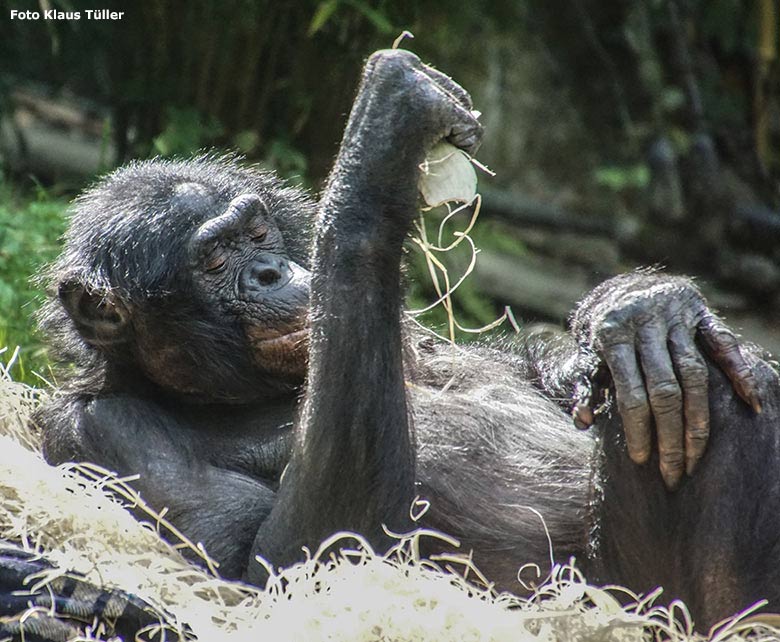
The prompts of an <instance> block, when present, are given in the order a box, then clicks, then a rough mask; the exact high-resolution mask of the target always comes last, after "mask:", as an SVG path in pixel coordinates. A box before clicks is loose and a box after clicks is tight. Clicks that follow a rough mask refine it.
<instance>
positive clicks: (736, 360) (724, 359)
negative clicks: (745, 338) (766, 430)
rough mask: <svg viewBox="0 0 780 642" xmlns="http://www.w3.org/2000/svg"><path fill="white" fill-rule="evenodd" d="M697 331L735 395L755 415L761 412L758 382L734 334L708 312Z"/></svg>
mask: <svg viewBox="0 0 780 642" xmlns="http://www.w3.org/2000/svg"><path fill="white" fill-rule="evenodd" d="M698 330H699V332H700V334H701V337H702V339H703V340H704V345H705V346H706V347H707V350H708V352H709V353H710V356H712V358H713V359H714V360H715V362H716V363H717V364H718V365H719V366H720V367H721V368H722V369H723V371H724V372H725V373H726V375H728V378H729V379H731V383H732V384H733V385H734V389H735V390H736V391H737V394H738V395H739V396H740V397H742V399H743V400H744V401H745V403H747V404H748V405H749V406H751V407H752V408H753V410H754V411H755V412H756V413H760V412H761V398H760V396H759V394H758V382H757V381H756V378H755V376H754V375H753V370H752V368H751V367H750V364H749V363H748V362H747V361H745V358H744V357H743V356H742V352H741V351H740V349H739V342H738V341H737V337H736V336H734V333H733V332H732V331H731V330H729V328H727V327H726V326H725V325H724V324H723V323H722V322H721V321H720V320H719V319H718V318H717V317H715V316H714V315H712V314H710V313H709V312H708V313H707V314H705V315H704V317H703V319H702V320H701V321H700V322H699V325H698Z"/></svg>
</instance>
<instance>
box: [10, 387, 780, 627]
mask: <svg viewBox="0 0 780 642" xmlns="http://www.w3.org/2000/svg"><path fill="white" fill-rule="evenodd" d="M41 394H43V393H41V392H39V391H35V390H32V389H30V388H27V387H25V386H23V385H21V384H18V383H15V382H13V381H11V380H10V378H9V377H8V376H7V374H6V373H5V372H2V373H0V496H2V504H1V505H0V538H2V539H4V540H12V541H14V542H16V543H19V544H21V545H22V546H23V547H24V548H26V549H27V550H31V551H35V552H36V553H40V554H42V555H44V556H45V557H46V558H47V559H49V560H51V561H52V562H54V564H55V565H56V566H57V568H58V569H60V570H57V571H56V572H52V573H50V574H48V576H43V577H41V576H39V577H35V578H31V579H30V585H31V586H38V585H42V584H45V583H46V582H49V581H51V580H52V579H53V577H54V576H55V575H60V574H62V573H64V572H67V571H71V572H78V573H81V574H83V575H84V576H86V578H87V579H88V580H89V581H90V582H91V583H93V584H95V585H97V586H103V587H111V588H120V589H122V590H124V591H127V592H129V593H132V594H135V595H137V596H138V597H140V598H142V599H143V600H145V601H147V602H148V603H149V604H151V605H153V606H154V607H155V608H157V609H159V610H160V612H161V613H162V612H164V613H166V614H167V615H166V622H168V623H170V624H169V625H168V626H171V627H172V628H178V629H179V631H180V632H181V631H182V630H186V634H185V635H186V636H188V637H190V636H192V637H196V638H197V639H199V640H203V641H206V640H208V641H213V640H234V639H238V640H305V641H310V640H338V641H344V642H349V641H353V640H354V641H363V640H376V641H380V640H398V641H405V640H410V641H411V640H453V641H456V640H457V641H458V642H464V641H469V640H474V641H477V640H480V641H481V640H507V641H509V640H513V641H523V642H525V641H528V642H537V641H538V642H557V641H564V640H565V641H567V642H568V641H577V642H586V641H590V640H593V641H597V640H598V641H602V640H604V641H607V640H615V641H622V640H694V639H704V638H702V637H696V636H694V635H693V634H692V632H691V631H692V628H693V627H692V625H691V624H690V622H689V621H688V618H687V614H686V611H685V609H684V607H683V606H681V605H676V606H675V607H673V608H672V611H671V612H670V611H669V610H666V609H663V608H660V607H655V606H653V604H652V599H645V600H638V601H637V602H636V603H634V604H633V605H630V606H628V607H625V608H623V607H620V606H619V605H618V602H617V600H616V599H615V597H614V596H615V595H616V594H617V593H616V589H613V590H612V591H607V590H602V589H597V588H595V587H591V586H589V585H587V584H586V583H585V581H584V580H583V578H582V577H581V575H580V574H579V573H578V572H577V571H576V569H574V568H571V567H563V568H559V569H557V571H556V572H555V574H554V577H552V578H550V579H549V580H548V582H547V583H546V584H545V585H543V586H542V587H541V588H540V589H539V590H538V591H537V592H536V594H535V595H534V596H533V597H531V598H529V599H519V598H516V597H513V596H509V595H496V594H495V593H493V592H491V591H489V590H485V589H484V588H476V587H475V586H473V585H470V584H469V583H467V582H466V581H464V580H463V579H462V578H461V577H460V575H459V574H457V573H456V572H455V571H454V570H453V569H451V568H449V567H450V565H449V564H446V563H445V562H442V561H440V562H439V564H438V565H435V564H433V563H431V562H425V561H422V560H420V559H419V557H418V556H417V554H416V550H417V543H418V538H419V537H426V536H431V535H426V534H424V533H418V534H417V535H415V536H412V537H408V538H405V539H402V540H399V543H398V546H397V547H396V549H395V550H394V551H392V552H391V553H390V554H389V555H388V556H387V557H386V558H381V557H378V556H375V555H373V554H371V553H370V552H369V551H368V550H366V549H365V548H361V547H360V546H358V545H356V546H355V549H356V550H355V552H354V553H353V554H350V555H347V556H346V559H345V558H342V559H336V560H334V559H327V560H323V561H310V562H308V563H307V564H303V565H300V566H296V567H293V568H291V569H289V570H287V571H286V572H285V574H284V579H285V580H286V581H285V582H281V581H277V582H275V583H274V584H273V585H272V586H271V587H270V588H269V589H268V590H266V591H259V590H257V589H253V588H250V587H246V586H243V585H240V584H237V583H233V582H227V581H223V580H221V579H219V578H218V577H217V576H216V575H215V573H214V572H213V571H210V570H208V567H209V563H208V562H207V560H206V559H204V566H205V569H206V570H203V569H200V568H196V567H195V566H193V565H191V564H188V563H187V562H186V561H185V560H184V558H183V557H182V555H181V553H180V552H179V550H180V548H181V547H184V546H192V543H187V542H184V541H182V543H181V544H180V546H179V547H178V548H177V547H174V546H171V545H170V544H168V543H166V542H165V541H164V540H163V539H161V538H160V537H159V535H158V532H157V530H158V527H159V524H157V522H158V521H159V519H160V516H154V515H153V514H150V516H149V519H148V521H147V522H146V523H141V522H139V521H137V520H136V519H134V518H133V516H132V515H131V514H130V512H128V511H127V510H126V509H125V505H127V504H128V503H132V502H135V501H137V500H138V498H137V497H136V496H135V495H134V494H133V493H132V491H131V490H130V489H128V487H127V484H126V483H124V482H122V481H121V480H116V478H114V477H112V476H110V475H109V474H107V473H106V472H105V471H99V470H96V469H94V468H86V467H80V466H77V465H66V466H59V467H52V466H49V465H48V464H46V462H44V460H43V458H42V457H41V454H40V451H39V448H38V443H37V440H36V436H35V434H33V433H32V432H31V431H30V430H29V428H28V423H27V417H28V416H29V414H30V412H31V410H32V408H33V407H34V405H35V404H36V403H38V402H39V397H40V395H41ZM201 555H202V556H203V557H204V558H205V553H204V552H201ZM442 567H447V569H448V570H443V568H442ZM469 572H470V573H473V572H474V571H473V569H472V570H470V571H469ZM747 619H749V617H745V616H743V617H742V618H737V619H736V620H734V621H732V622H731V623H730V624H729V625H727V626H725V627H721V628H720V629H719V630H718V631H715V632H714V634H713V635H712V637H713V639H717V640H726V639H731V640H742V639H752V640H778V639H780V632H779V631H777V630H776V631H774V632H773V631H771V630H770V629H768V628H766V627H765V626H764V625H762V624H758V625H756V624H755V623H753V624H752V625H750V626H749V628H747V629H746V628H745V627H747V626H748V625H746V624H745V622H746V621H747ZM164 634H165V631H164V630H163V631H156V632H153V631H149V632H147V634H146V635H147V637H148V636H152V635H154V639H160V638H159V637H156V636H157V635H164ZM83 635H84V638H85V639H102V634H101V631H100V629H99V628H98V630H92V629H91V627H89V626H87V627H86V628H85V629H84V631H83ZM170 637H171V636H169V639H170Z"/></svg>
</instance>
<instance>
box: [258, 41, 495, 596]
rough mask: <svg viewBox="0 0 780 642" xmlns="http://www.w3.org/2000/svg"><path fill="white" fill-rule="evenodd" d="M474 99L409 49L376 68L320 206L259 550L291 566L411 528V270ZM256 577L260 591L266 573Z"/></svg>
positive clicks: (467, 141) (471, 122)
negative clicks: (423, 196) (278, 480)
mask: <svg viewBox="0 0 780 642" xmlns="http://www.w3.org/2000/svg"><path fill="white" fill-rule="evenodd" d="M470 106H471V105H470V102H469V99H468V96H467V94H466V93H465V92H464V91H463V90H462V89H461V88H460V87H458V86H457V85H455V83H453V82H452V81H451V80H450V79H448V78H446V77H445V76H443V75H442V74H440V73H439V72H436V71H434V70H432V69H430V68H428V67H426V66H424V65H422V63H421V62H420V61H419V59H418V58H417V57H416V56H414V55H413V54H411V53H409V52H405V51H384V52H378V53H376V54H374V55H373V56H371V58H370V59H369V61H368V63H367V65H366V68H365V71H364V74H363V79H362V82H361V86H360V89H359V91H358V96H357V98H356V100H355V104H354V106H353V108H352V113H351V115H350V118H349V122H348V123H347V127H346V131H345V133H344V139H343V141H342V144H341V149H340V151H339V154H338V157H337V159H336V164H335V166H334V169H333V171H332V173H331V176H330V179H329V181H328V184H327V187H326V190H325V193H324V195H323V197H322V201H321V203H320V208H319V217H318V227H317V241H316V245H315V252H314V261H313V278H312V311H311V346H310V364H309V375H308V388H307V392H306V397H305V400H304V405H303V411H302V416H301V418H300V421H299V424H298V426H297V439H296V444H295V448H294V453H293V456H292V459H291V462H290V465H289V467H288V469H287V470H286V472H285V474H284V477H283V479H282V484H281V488H280V491H279V493H278V499H277V503H276V505H275V507H274V509H273V511H272V512H271V515H270V517H269V518H268V519H267V520H266V522H265V523H264V524H263V526H262V527H261V528H260V531H259V533H258V536H257V540H256V542H255V550H254V553H256V554H261V555H263V556H264V557H266V558H267V559H269V560H270V561H271V562H272V563H273V564H276V565H285V564H289V563H291V562H293V561H296V560H297V559H299V558H300V557H301V556H302V553H301V547H302V546H308V547H310V548H316V547H317V545H318V544H319V543H320V542H321V541H322V540H323V539H324V538H325V537H327V536H329V535H330V534H332V533H334V532H336V531H339V530H344V529H347V530H353V531H357V532H359V533H361V534H363V535H364V536H366V537H368V539H369V541H370V542H372V544H374V545H376V546H378V547H380V548H381V547H382V546H383V545H385V544H386V536H385V535H384V532H383V525H387V527H388V528H390V529H394V530H397V529H401V530H403V529H405V528H406V527H407V526H408V525H409V510H410V505H411V501H412V499H413V496H414V482H415V471H414V453H413V443H412V436H411V432H410V425H409V413H408V408H407V404H406V394H405V389H404V373H403V364H402V359H401V352H402V349H401V348H402V346H401V322H400V314H401V312H400V306H401V290H400V262H401V255H402V244H403V241H404V238H405V236H406V233H407V231H408V229H409V226H410V225H411V222H412V220H413V217H414V215H415V213H416V207H417V179H418V175H419V165H420V163H421V162H422V161H423V159H424V155H425V153H426V151H427V150H428V149H429V148H430V146H431V145H433V144H434V143H436V142H437V141H439V140H441V139H443V138H447V139H449V140H450V141H451V142H453V143H454V144H456V145H459V146H461V147H463V148H466V149H470V148H473V147H474V146H475V145H476V144H477V143H478V141H479V137H480V132H481V128H480V125H479V123H478V122H477V121H476V120H475V119H474V117H473V116H472V114H471V112H470V111H469V109H470ZM250 569H252V570H250V574H249V578H250V580H253V581H256V582H258V581H261V580H262V578H261V577H260V575H261V573H260V570H259V566H258V565H257V564H254V565H252V564H250Z"/></svg>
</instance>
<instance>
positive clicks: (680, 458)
mask: <svg viewBox="0 0 780 642" xmlns="http://www.w3.org/2000/svg"><path fill="white" fill-rule="evenodd" d="M637 349H638V351H639V356H640V359H641V362H642V371H643V372H644V375H645V384H646V386H647V395H648V397H649V398H650V407H651V409H652V412H653V418H654V419H655V430H656V434H657V436H658V455H659V461H660V468H661V476H662V477H663V479H664V483H665V484H666V486H667V488H670V489H672V488H676V487H677V486H678V485H679V483H680V480H681V479H682V476H683V473H684V472H685V465H684V464H685V456H684V454H683V394H682V390H681V389H680V385H679V384H678V383H677V376H676V375H675V372H674V368H673V366H672V360H671V359H670V357H669V348H668V347H667V330H666V323H665V322H664V321H663V320H660V319H654V320H653V321H650V322H648V323H645V324H643V325H642V326H640V328H639V333H638V337H637Z"/></svg>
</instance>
